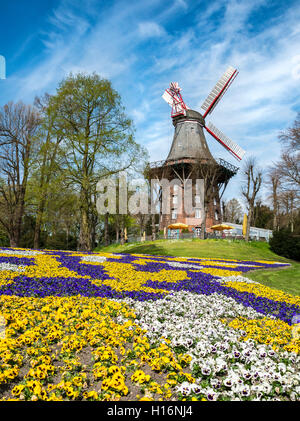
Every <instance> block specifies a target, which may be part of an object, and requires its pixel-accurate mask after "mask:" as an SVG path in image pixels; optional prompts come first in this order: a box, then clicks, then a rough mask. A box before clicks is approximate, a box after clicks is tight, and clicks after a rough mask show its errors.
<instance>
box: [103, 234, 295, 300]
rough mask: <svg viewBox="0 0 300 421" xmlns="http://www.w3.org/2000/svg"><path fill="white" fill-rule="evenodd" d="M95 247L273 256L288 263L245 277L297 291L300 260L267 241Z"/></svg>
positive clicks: (252, 257)
mask: <svg viewBox="0 0 300 421" xmlns="http://www.w3.org/2000/svg"><path fill="white" fill-rule="evenodd" d="M95 251H105V252H107V251H109V252H115V253H141V254H153V255H161V256H182V257H204V258H206V257H214V258H220V259H240V260H274V261H278V262H285V263H290V264H291V266H290V267H288V268H284V269H279V270H268V271H266V270H256V271H253V272H248V273H247V277H248V278H251V279H253V280H256V281H258V282H261V283H262V284H264V285H267V286H269V287H272V288H276V289H281V290H283V291H285V292H288V293H290V294H294V295H300V263H297V262H294V261H292V260H288V259H286V258H284V257H281V256H278V255H277V254H275V253H273V252H272V251H271V250H270V248H269V245H268V244H267V243H263V242H258V241H253V242H249V243H245V242H244V241H238V240H234V241H232V240H198V239H193V240H158V241H154V242H152V241H151V242H150V241H148V242H144V243H130V244H124V245H123V246H121V245H110V246H108V247H98V248H97V249H96V250H95Z"/></svg>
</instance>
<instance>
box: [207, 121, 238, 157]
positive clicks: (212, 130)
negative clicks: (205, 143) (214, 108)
mask: <svg viewBox="0 0 300 421" xmlns="http://www.w3.org/2000/svg"><path fill="white" fill-rule="evenodd" d="M204 127H205V128H206V130H207V131H208V133H209V134H211V135H212V136H213V137H214V138H215V139H216V140H217V141H218V142H219V143H220V144H221V145H222V146H224V148H226V149H227V150H228V151H229V152H230V153H231V154H232V155H233V156H234V157H235V158H236V159H238V160H239V161H241V160H242V159H243V156H244V155H245V151H244V149H242V148H241V147H240V146H239V145H238V144H236V143H235V142H233V141H232V140H231V139H229V137H227V136H226V135H225V134H224V133H222V132H221V131H220V130H219V129H217V128H216V127H215V126H214V125H213V124H212V123H211V122H209V123H208V125H207V126H204Z"/></svg>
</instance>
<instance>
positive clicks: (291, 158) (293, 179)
mask: <svg viewBox="0 0 300 421" xmlns="http://www.w3.org/2000/svg"><path fill="white" fill-rule="evenodd" d="M279 139H280V140H281V142H282V144H283V150H282V153H281V157H280V160H279V162H278V163H277V164H276V167H277V169H278V171H279V173H280V176H281V178H282V181H283V183H285V184H286V185H287V186H288V187H289V188H290V189H294V188H297V189H298V191H299V190H300V113H298V115H297V117H296V120H295V121H294V124H293V126H292V127H289V128H288V129H287V130H286V131H283V132H281V133H280V135H279Z"/></svg>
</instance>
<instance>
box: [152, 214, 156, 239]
mask: <svg viewBox="0 0 300 421" xmlns="http://www.w3.org/2000/svg"><path fill="white" fill-rule="evenodd" d="M151 228H152V241H155V240H156V230H155V214H154V213H153V214H152V218H151Z"/></svg>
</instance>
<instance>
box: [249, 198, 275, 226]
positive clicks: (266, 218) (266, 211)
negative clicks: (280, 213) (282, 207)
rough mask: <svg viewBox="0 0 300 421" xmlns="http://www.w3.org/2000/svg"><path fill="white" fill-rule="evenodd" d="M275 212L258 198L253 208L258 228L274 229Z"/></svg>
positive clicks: (254, 222)
mask: <svg viewBox="0 0 300 421" xmlns="http://www.w3.org/2000/svg"><path fill="white" fill-rule="evenodd" d="M273 220H274V212H273V211H272V210H271V209H270V208H269V207H268V206H266V205H263V204H262V203H261V201H260V200H257V202H256V205H255V206H254V209H253V225H254V226H255V227H257V228H265V229H272V225H273Z"/></svg>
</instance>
